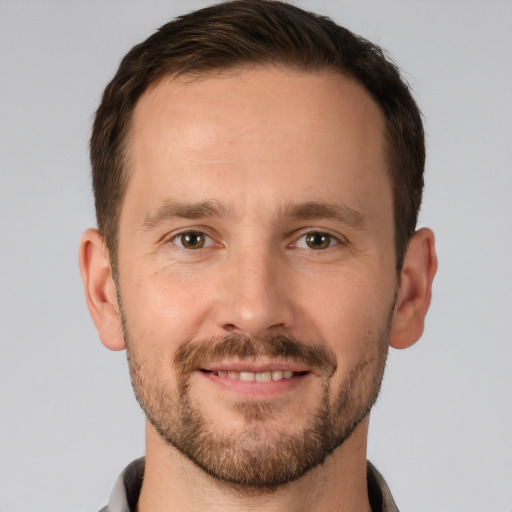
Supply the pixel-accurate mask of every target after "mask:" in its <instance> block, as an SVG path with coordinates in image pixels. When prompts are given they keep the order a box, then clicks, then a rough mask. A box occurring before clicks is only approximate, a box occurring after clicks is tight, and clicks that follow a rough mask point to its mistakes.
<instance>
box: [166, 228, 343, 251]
mask: <svg viewBox="0 0 512 512" xmlns="http://www.w3.org/2000/svg"><path fill="white" fill-rule="evenodd" d="M187 235H188V236H189V237H191V239H192V243H194V237H196V238H201V237H204V241H203V244H202V245H200V246H199V247H196V248H194V247H186V246H185V243H186V242H184V237H186V236H187ZM308 237H310V240H308ZM318 237H319V238H318ZM315 238H316V239H315ZM303 239H304V242H301V240H303ZM309 241H311V242H316V243H319V245H322V243H324V244H326V246H325V247H322V246H320V247H316V248H314V247H311V246H310V245H309V243H308V242H309ZM345 243H346V242H345V241H343V240H341V239H340V237H338V236H335V235H333V234H331V233H329V232H327V231H321V230H309V231H306V232H303V233H302V234H301V235H300V236H299V237H298V238H296V239H295V241H294V242H293V243H291V244H290V245H289V247H294V248H297V249H304V250H312V251H315V252H317V251H325V250H327V249H331V248H333V247H336V246H338V245H344V244H345ZM168 244H172V245H175V246H176V247H178V248H179V249H181V250H185V251H188V250H191V251H197V250H199V249H208V248H210V247H212V246H213V245H214V244H215V241H214V240H213V238H212V237H211V236H210V235H208V234H207V233H206V232H205V231H203V230H200V229H197V230H188V231H181V232H180V233H177V234H175V235H173V236H172V237H171V238H170V239H169V241H168Z"/></svg>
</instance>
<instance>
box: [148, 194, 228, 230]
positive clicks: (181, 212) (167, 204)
mask: <svg viewBox="0 0 512 512" xmlns="http://www.w3.org/2000/svg"><path fill="white" fill-rule="evenodd" d="M227 216H228V211H227V209H226V208H225V207H224V206H223V205H221V204H220V203H219V202H218V201H215V200H207V201H199V202H197V203H182V202H179V201H171V200H167V201H164V202H163V203H162V205H161V206H160V207H159V208H158V209H157V210H156V211H155V212H153V213H148V214H147V215H146V216H145V218H144V221H143V223H142V225H141V229H142V230H144V231H148V230H151V229H155V228H157V227H158V226H160V225H161V224H164V223H165V222H169V221H171V220H174V219H204V218H208V217H227Z"/></svg>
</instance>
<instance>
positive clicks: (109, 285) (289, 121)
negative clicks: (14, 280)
mask: <svg viewBox="0 0 512 512" xmlns="http://www.w3.org/2000/svg"><path fill="white" fill-rule="evenodd" d="M91 162H92V168H93V185H94V192H95V200H96V211H97V218H98V230H88V231H86V232H85V234H84V235H83V238H82V242H81V248H80V266H81V271H82V276H83V282H84V288H85V293H86V298H87V302H88V306H89V309H90V312H91V315H92V317H93V319H94V322H95V324H96V326H97V328H98V332H99V335H100V338H101V340H102V342H103V343H104V345H106V346H107V347H108V348H110V349H112V350H121V349H124V348H126V349H127V354H128V361H129V366H130V373H131V378H132V384H133V387H134V390H135V394H136V396H137V399H138V401H139V403H140V405H141V406H142V408H143V410H144V412H145V414H146V417H147V422H146V423H147V427H146V457H145V459H140V460H138V461H135V462H134V463H132V464H131V465H130V466H129V467H128V468H127V469H126V470H125V471H124V472H123V474H122V475H121V477H120V479H119V481H118V482H117V483H116V486H115V487H114V490H113V492H112V495H111V498H110V502H109V505H108V507H106V508H105V509H104V510H108V511H110V512H125V511H135V510H137V511H138V512H160V511H162V512H163V511H170V510H179V511H196V510H212V511H215V510H280V511H299V510H301V511H316V510H322V511H339V510H343V511H355V510H357V511H363V510H364V511H370V510H373V511H377V510H379V511H381V510H382V511H392V510H397V509H396V505H395V504H394V501H393V498H392V497H391V494H390V492H389V489H388V488H387V487H386V484H385V482H384V480H383V479H382V477H381V476H380V475H379V473H378V472H377V471H376V470H375V468H373V466H371V464H369V463H367V462H366V438H367V432H368V421H369V411H370V409H371V407H372V405H373V403H374V402H375V400H376V398H377V395H378V392H379V388H380V383H381V379H382V375H383V371H384V366H385V361H386V356H387V351H388V347H389V346H390V345H391V346H393V347H397V348H404V347H407V346H410V345H411V344H413V343H414V342H416V341H417V339H418V338H419V337H420V336H421V333H422V330H423V322H424V318H425V315H426V312H427V309H428V306H429V303H430V296H431V285H432V280H433V277H434V274H435V271H436V265H437V264H436V257H435V251H434V237H433V234H432V232H431V231H430V230H428V229H421V230H419V231H415V225H416V219H417V213H418V209H419V206H420V202H421V192H422V187H423V167H424V139H423V129H422V123H421V116H420V113H419V111H418V108H417V106H416V104H415V102H414V100H413V99H412V97H411V95H410V92H409V90H408V88H407V86H406V85H405V84H404V83H403V82H402V80H401V79H400V75H399V72H398V70H397V69H396V68H395V67H394V66H393V65H392V64H391V63H390V62H388V61H387V60H386V59H385V57H384V56H383V54H382V52H381V51H380V49H379V48H378V47H376V46H374V45H372V44H371V43H369V42H368V41H365V40H363V39H361V38H358V37H357V36H355V35H353V34H352V33H350V32H349V31H347V30H346V29H344V28H342V27H339V26H337V25H335V24H334V23H333V22H332V21H331V20H329V19H326V18H322V17H318V16H316V15H313V14H311V13H306V12H304V11H302V10H300V9H298V8H297V7H294V6H291V5H287V4H284V3H280V2H274V1H258V0H239V1H234V2H228V3H224V4H220V5H217V6H213V7H210V8H207V9H203V10H200V11H197V12H195V13H191V14H189V15H187V16H183V17H181V18H178V19H177V20H174V21H172V22H171V23H169V24H167V25H165V26H164V27H162V28H161V29H160V30H159V31H158V32H157V33H156V34H154V35H153V36H151V37H150V38H149V39H148V40H147V41H145V42H143V43H142V44H140V45H138V46H136V47H134V48H133V49H132V50H131V51H130V52H129V53H128V54H127V56H126V57H125V58H124V60H123V61H122V63H121V65H120V68H119V70H118V72H117V74H116V76H115V77H114V79H113V80H112V82H111V83H110V84H109V85H108V86H107V88H106V90H105V93H104V96H103V99H102V102H101V105H100V107H99V109H98V111H97V113H96V118H95V122H94V127H93V133H92V137H91Z"/></svg>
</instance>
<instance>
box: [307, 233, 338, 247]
mask: <svg viewBox="0 0 512 512" xmlns="http://www.w3.org/2000/svg"><path fill="white" fill-rule="evenodd" d="M331 241H332V237H331V235H329V234H328V233H320V232H312V233H308V234H307V235H306V244H307V246H308V247H309V248H310V249H316V250H318V249H327V248H328V247H330V246H331Z"/></svg>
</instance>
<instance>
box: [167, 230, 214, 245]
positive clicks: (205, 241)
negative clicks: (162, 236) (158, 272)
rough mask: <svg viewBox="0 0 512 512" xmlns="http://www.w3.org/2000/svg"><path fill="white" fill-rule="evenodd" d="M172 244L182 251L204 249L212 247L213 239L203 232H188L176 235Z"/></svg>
mask: <svg viewBox="0 0 512 512" xmlns="http://www.w3.org/2000/svg"><path fill="white" fill-rule="evenodd" d="M171 242H172V243H173V244H175V245H177V246H178V247H181V248H182V249H203V248H204V247H209V246H210V245H212V239H211V238H210V237H209V236H208V235H206V234H205V233H202V232H201V231H186V232H184V233H180V234H179V235H176V236H175V237H174V238H173V239H172V240H171Z"/></svg>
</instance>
